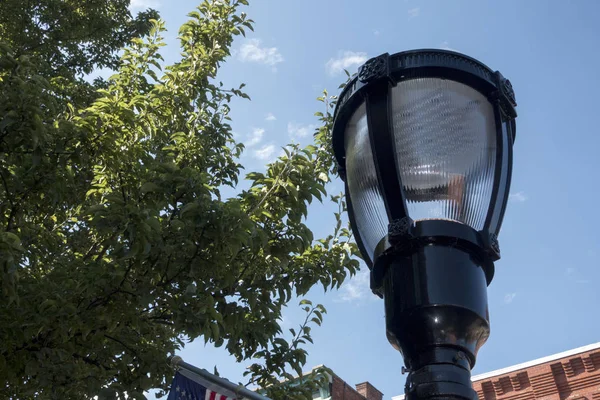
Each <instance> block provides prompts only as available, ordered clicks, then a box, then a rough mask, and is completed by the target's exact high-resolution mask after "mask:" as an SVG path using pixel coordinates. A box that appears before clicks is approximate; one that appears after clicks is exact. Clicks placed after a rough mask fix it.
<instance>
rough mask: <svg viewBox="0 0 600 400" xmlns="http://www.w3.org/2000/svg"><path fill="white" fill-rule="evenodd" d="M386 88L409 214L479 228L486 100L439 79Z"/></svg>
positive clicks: (485, 202)
mask: <svg viewBox="0 0 600 400" xmlns="http://www.w3.org/2000/svg"><path fill="white" fill-rule="evenodd" d="M391 91H392V93H391V113H392V116H391V122H392V128H393V135H394V145H395V153H396V168H397V170H398V173H399V176H400V181H401V184H402V189H403V193H404V196H405V202H406V206H407V211H408V215H409V217H410V218H412V219H413V220H414V221H420V220H428V219H444V220H451V221H456V222H460V223H463V224H466V225H469V226H470V227H472V228H473V229H476V230H481V229H482V228H483V226H484V224H485V219H486V215H487V213H488V209H489V207H490V200H491V196H492V191H493V188H494V169H495V164H496V123H495V117H494V109H493V106H492V104H491V103H490V102H489V101H488V100H487V98H486V97H485V96H484V95H483V94H481V93H480V92H478V91H477V90H475V89H473V88H471V87H470V86H467V85H464V84H462V83H459V82H455V81H452V80H446V79H440V78H418V79H410V80H405V81H401V82H399V83H398V84H397V85H396V86H395V87H393V88H392V89H391ZM365 129H366V128H365ZM348 148H349V149H350V148H352V147H351V146H350V147H348ZM368 149H369V150H370V147H369V148H368ZM355 151H356V150H355ZM365 151H366V148H365ZM365 168H367V167H365ZM348 176H349V177H350V176H352V175H351V174H350V173H348ZM351 193H352V191H351Z"/></svg>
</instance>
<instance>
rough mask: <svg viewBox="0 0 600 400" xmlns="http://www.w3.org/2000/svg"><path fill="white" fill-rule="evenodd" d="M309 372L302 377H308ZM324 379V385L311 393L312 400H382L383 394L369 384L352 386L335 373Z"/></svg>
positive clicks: (327, 375)
mask: <svg viewBox="0 0 600 400" xmlns="http://www.w3.org/2000/svg"><path fill="white" fill-rule="evenodd" d="M320 367H324V366H323V365H319V366H317V367H315V368H313V371H314V370H315V369H318V368H320ZM310 372H312V371H309V372H307V373H304V375H308V374H309V373H310ZM326 377H327V379H326V382H325V384H324V385H323V386H322V387H320V388H319V389H317V390H316V391H315V392H314V393H313V395H312V398H313V400H383V393H381V392H380V391H379V390H377V389H376V388H375V386H373V385H371V384H370V383H369V382H363V383H359V384H356V385H354V386H353V385H350V384H348V383H346V381H344V380H343V379H342V378H340V377H339V376H337V375H336V374H335V373H333V374H329V373H327V374H326Z"/></svg>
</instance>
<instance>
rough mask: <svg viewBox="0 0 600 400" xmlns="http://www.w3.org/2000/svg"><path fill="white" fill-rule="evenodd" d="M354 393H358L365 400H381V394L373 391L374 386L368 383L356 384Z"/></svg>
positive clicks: (375, 390)
mask: <svg viewBox="0 0 600 400" xmlns="http://www.w3.org/2000/svg"><path fill="white" fill-rule="evenodd" d="M356 391H357V392H358V393H360V394H361V395H362V396H363V397H364V398H365V399H366V400H383V393H381V392H380V391H379V390H377V389H375V386H373V385H371V384H370V383H369V382H363V383H358V384H357V385H356Z"/></svg>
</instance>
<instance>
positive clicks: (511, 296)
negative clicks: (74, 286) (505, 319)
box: [504, 293, 517, 304]
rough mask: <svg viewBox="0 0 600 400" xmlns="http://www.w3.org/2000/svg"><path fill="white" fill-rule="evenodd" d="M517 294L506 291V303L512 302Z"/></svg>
mask: <svg viewBox="0 0 600 400" xmlns="http://www.w3.org/2000/svg"><path fill="white" fill-rule="evenodd" d="M516 296H517V294H516V293H506V294H505V295H504V303H505V304H510V303H512V301H513V300H514V299H515V297H516Z"/></svg>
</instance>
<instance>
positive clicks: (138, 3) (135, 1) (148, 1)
mask: <svg viewBox="0 0 600 400" xmlns="http://www.w3.org/2000/svg"><path fill="white" fill-rule="evenodd" d="M158 7H160V2H159V1H158V0H131V3H130V4H129V8H130V9H132V10H138V9H146V8H158Z"/></svg>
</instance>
